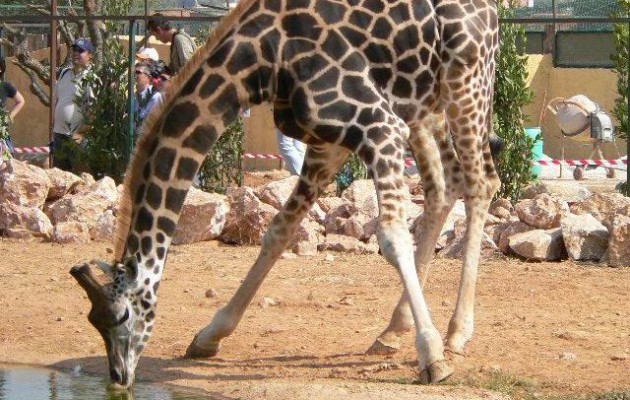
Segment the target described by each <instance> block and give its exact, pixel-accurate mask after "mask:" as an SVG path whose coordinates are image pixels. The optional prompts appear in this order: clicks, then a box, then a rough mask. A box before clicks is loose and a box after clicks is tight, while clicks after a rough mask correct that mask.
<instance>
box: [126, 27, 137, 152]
mask: <svg viewBox="0 0 630 400" xmlns="http://www.w3.org/2000/svg"><path fill="white" fill-rule="evenodd" d="M135 55H136V20H135V19H132V20H130V21H129V60H130V61H131V62H130V63H129V64H130V65H129V69H128V70H127V81H128V82H129V88H128V96H127V99H128V100H127V107H128V108H127V109H128V110H129V125H128V126H127V161H130V160H131V154H133V146H134V142H135V141H134V134H135V130H136V110H135V107H134V105H135V104H134V99H135V98H136V91H135V82H136V76H135V73H134V71H135V69H134V65H133V60H134V57H135Z"/></svg>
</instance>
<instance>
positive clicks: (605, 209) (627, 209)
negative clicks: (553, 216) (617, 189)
mask: <svg viewBox="0 0 630 400" xmlns="http://www.w3.org/2000/svg"><path fill="white" fill-rule="evenodd" d="M571 212H572V213H574V214H591V215H592V216H594V217H595V218H596V219H597V220H598V221H599V222H601V223H602V224H604V226H606V228H608V230H611V228H612V224H613V219H614V218H615V216H617V215H629V216H630V198H628V197H625V196H623V195H622V194H620V193H597V194H594V195H592V196H591V197H589V198H587V199H586V200H582V201H579V202H577V203H574V204H572V205H571Z"/></svg>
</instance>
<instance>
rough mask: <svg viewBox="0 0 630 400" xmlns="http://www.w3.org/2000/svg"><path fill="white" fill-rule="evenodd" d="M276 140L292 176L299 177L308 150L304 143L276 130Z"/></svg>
mask: <svg viewBox="0 0 630 400" xmlns="http://www.w3.org/2000/svg"><path fill="white" fill-rule="evenodd" d="M276 138H277V140H278V148H279V149H280V154H281V155H282V159H283V160H284V163H285V165H286V167H287V169H288V170H289V172H290V173H291V175H299V174H300V172H301V171H302V164H303V163H304V154H305V152H306V148H305V146H304V143H302V142H300V141H299V140H297V139H293V138H290V137H288V136H287V135H285V134H284V133H282V132H281V131H280V130H279V129H276Z"/></svg>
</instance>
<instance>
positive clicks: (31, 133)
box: [4, 49, 50, 147]
mask: <svg viewBox="0 0 630 400" xmlns="http://www.w3.org/2000/svg"><path fill="white" fill-rule="evenodd" d="M31 54H32V55H33V57H34V58H35V59H38V60H43V59H48V58H49V57H50V50H48V49H42V50H37V51H33V52H31ZM13 60H14V58H13V57H7V59H6V63H7V71H6V74H5V76H4V79H5V80H6V81H8V82H11V83H12V84H13V85H14V86H15V87H16V88H17V90H18V91H19V92H20V94H22V96H24V101H25V104H24V107H23V108H22V111H20V113H19V114H18V116H17V117H16V118H15V121H14V122H13V130H12V136H13V141H14V142H15V145H16V146H17V147H22V146H47V145H48V142H49V140H48V107H46V106H44V105H43V104H42V103H41V102H40V101H39V99H38V98H37V97H36V96H35V95H34V94H32V93H31V91H30V85H31V79H30V78H29V76H28V75H27V74H26V73H25V72H23V71H22V70H21V69H20V68H18V67H17V66H16V65H15V64H14V63H13ZM43 89H44V91H45V92H46V93H48V90H49V88H48V86H44V87H43ZM7 103H9V107H12V106H13V103H12V101H11V100H9V101H8V102H7Z"/></svg>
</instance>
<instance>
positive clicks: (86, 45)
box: [72, 38, 94, 53]
mask: <svg viewBox="0 0 630 400" xmlns="http://www.w3.org/2000/svg"><path fill="white" fill-rule="evenodd" d="M72 47H78V48H79V49H81V50H85V51H89V52H90V53H92V52H94V46H92V42H90V39H88V38H78V39H77V40H75V41H74V43H72Z"/></svg>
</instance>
